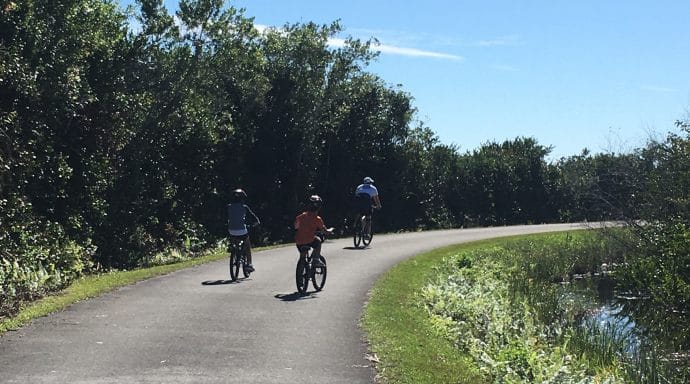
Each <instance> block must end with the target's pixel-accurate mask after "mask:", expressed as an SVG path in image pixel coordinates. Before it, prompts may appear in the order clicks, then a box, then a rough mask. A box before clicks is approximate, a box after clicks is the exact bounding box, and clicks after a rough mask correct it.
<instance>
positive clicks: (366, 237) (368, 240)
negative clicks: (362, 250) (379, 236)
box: [362, 222, 374, 247]
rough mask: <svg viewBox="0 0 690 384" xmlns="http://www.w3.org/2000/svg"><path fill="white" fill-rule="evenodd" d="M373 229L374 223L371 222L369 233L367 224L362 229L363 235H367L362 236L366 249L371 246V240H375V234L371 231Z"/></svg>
mask: <svg viewBox="0 0 690 384" xmlns="http://www.w3.org/2000/svg"><path fill="white" fill-rule="evenodd" d="M371 227H372V223H371V222H369V231H367V230H366V224H364V228H362V233H364V234H365V235H362V244H364V246H365V247H366V246H368V245H369V244H371V239H373V238H374V232H373V231H372V230H371Z"/></svg>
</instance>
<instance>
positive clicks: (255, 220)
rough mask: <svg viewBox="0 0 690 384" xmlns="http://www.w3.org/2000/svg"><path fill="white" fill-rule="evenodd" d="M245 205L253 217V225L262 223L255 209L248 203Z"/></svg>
mask: <svg viewBox="0 0 690 384" xmlns="http://www.w3.org/2000/svg"><path fill="white" fill-rule="evenodd" d="M244 207H245V208H246V209H247V213H248V214H249V216H251V217H252V225H259V224H261V221H260V220H259V217H258V216H257V215H256V214H255V213H254V211H252V209H251V208H249V206H248V205H245V206H244Z"/></svg>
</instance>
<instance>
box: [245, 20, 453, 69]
mask: <svg viewBox="0 0 690 384" xmlns="http://www.w3.org/2000/svg"><path fill="white" fill-rule="evenodd" d="M254 28H256V29H257V30H258V31H259V32H260V33H262V32H264V31H265V30H267V29H269V28H273V27H268V26H265V25H260V24H254ZM328 45H329V46H331V47H334V48H341V47H344V46H345V39H340V38H335V37H334V38H330V39H328ZM371 50H372V51H379V52H381V53H383V54H389V55H398V56H410V57H430V58H435V59H443V60H456V61H463V60H465V58H464V57H462V56H459V55H453V54H450V53H443V52H435V51H430V50H423V49H417V48H405V47H399V46H395V45H388V44H380V43H379V44H376V43H373V44H372V47H371Z"/></svg>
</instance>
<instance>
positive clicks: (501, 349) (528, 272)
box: [363, 229, 690, 383]
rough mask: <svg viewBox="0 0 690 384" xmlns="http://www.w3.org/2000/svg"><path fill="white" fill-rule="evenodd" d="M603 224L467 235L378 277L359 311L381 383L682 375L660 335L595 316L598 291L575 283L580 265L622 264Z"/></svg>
mask: <svg viewBox="0 0 690 384" xmlns="http://www.w3.org/2000/svg"><path fill="white" fill-rule="evenodd" d="M605 233H606V234H607V236H602V231H597V232H596V233H595V232H593V231H576V232H568V233H565V234H548V235H533V236H527V237H523V238H511V239H499V240H494V241H490V242H483V243H481V244H466V245H461V246H457V247H449V248H447V249H444V250H439V251H435V252H431V253H428V254H425V255H422V256H420V257H418V258H415V259H413V260H409V261H407V262H405V263H402V264H401V265H399V266H398V267H396V268H395V269H393V270H392V271H391V272H390V273H388V274H387V275H385V276H384V278H382V279H381V280H380V281H379V282H377V284H376V286H375V289H374V291H373V295H372V297H371V300H370V302H369V304H368V306H367V308H366V311H365V315H364V318H363V323H364V328H365V330H366V331H367V332H368V334H369V339H370V342H371V344H372V347H371V348H372V350H373V351H374V352H376V353H377V354H378V356H379V357H380V358H381V362H380V364H379V372H380V374H381V375H382V376H383V377H384V379H385V380H384V381H385V382H387V383H403V382H410V383H412V382H420V383H422V382H423V383H446V382H495V383H532V382H539V383H565V382H567V383H571V382H572V383H576V382H608V383H623V382H626V383H627V382H639V383H656V382H658V381H655V380H656V379H655V378H660V377H663V378H664V380H666V382H669V383H681V382H685V381H684V380H687V378H688V375H689V374H690V373H688V372H686V373H682V372H680V371H679V369H681V367H680V366H679V367H674V366H673V364H669V359H668V358H669V357H671V356H673V354H674V352H682V350H681V351H677V350H675V349H669V348H668V346H667V345H666V344H664V343H663V342H660V340H662V337H663V336H662V335H661V334H659V336H660V337H658V338H657V336H651V335H645V336H644V339H640V337H641V336H640V335H639V334H635V333H634V330H633V329H631V328H630V327H628V326H627V323H616V322H607V323H602V322H601V320H596V318H595V317H592V316H593V313H594V312H593V309H595V308H598V307H599V306H600V304H597V302H596V301H597V300H596V298H595V297H594V296H596V292H592V290H590V291H587V292H589V293H585V292H580V291H577V290H575V289H574V287H572V286H571V285H572V281H574V280H573V276H576V275H577V274H583V275H585V276H592V275H594V274H600V273H602V269H601V268H602V266H604V268H608V266H611V265H616V264H619V263H620V262H621V260H622V257H623V256H622V254H623V252H624V250H625V246H626V243H625V242H621V241H617V240H612V239H620V238H621V237H623V236H626V231H623V230H619V229H616V230H612V231H610V232H609V231H605ZM607 276H609V275H607ZM609 278H610V277H609ZM564 283H566V284H564ZM644 305H646V306H649V308H648V309H649V312H652V313H658V312H659V310H660V309H661V310H663V307H658V306H654V302H650V301H646V302H645V303H644ZM627 316H628V317H626V318H627V319H629V320H627V321H631V320H632V321H633V322H637V320H638V319H639V318H640V317H639V312H627ZM662 317H663V314H662ZM619 321H623V320H619ZM646 330H647V331H652V330H651V329H649V328H646ZM654 331H656V330H654ZM654 331H653V332H654ZM678 332H679V333H678V334H679V335H685V336H682V337H681V338H680V339H679V338H675V339H674V340H675V341H678V340H684V341H685V342H687V339H688V338H687V333H684V332H683V330H682V329H680V330H678ZM635 340H644V341H643V342H642V341H641V344H639V345H637V344H634V343H633V341H635ZM439 351H441V352H439ZM685 352H686V353H687V349H685ZM437 354H438V355H437ZM437 356H441V358H438V357H437ZM441 362H442V363H441ZM411 377H413V378H414V379H410V378H411Z"/></svg>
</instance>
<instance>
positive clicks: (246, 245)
mask: <svg viewBox="0 0 690 384" xmlns="http://www.w3.org/2000/svg"><path fill="white" fill-rule="evenodd" d="M244 252H245V255H247V264H249V265H252V243H251V242H250V241H249V236H247V238H246V239H245V240H244Z"/></svg>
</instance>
